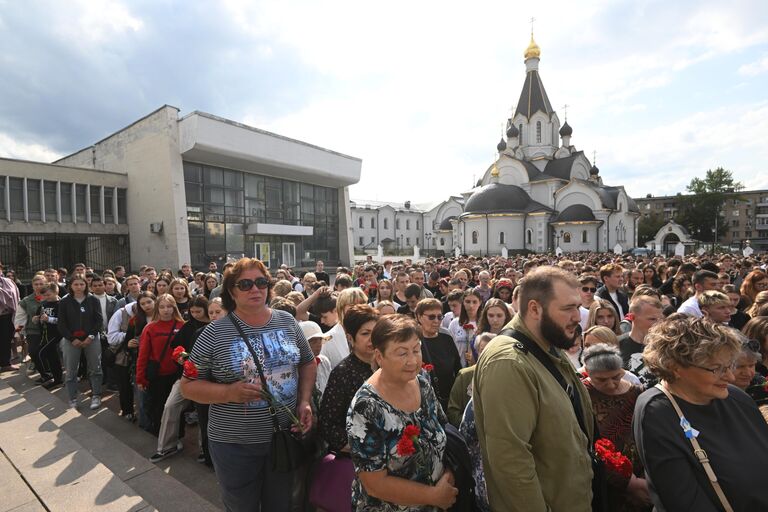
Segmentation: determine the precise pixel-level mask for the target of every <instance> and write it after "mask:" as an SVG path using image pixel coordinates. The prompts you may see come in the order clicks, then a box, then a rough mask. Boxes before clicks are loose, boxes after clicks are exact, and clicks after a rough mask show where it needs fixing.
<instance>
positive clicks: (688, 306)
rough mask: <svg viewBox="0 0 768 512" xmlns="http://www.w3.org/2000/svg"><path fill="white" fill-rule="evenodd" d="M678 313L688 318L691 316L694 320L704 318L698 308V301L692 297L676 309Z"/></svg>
mask: <svg viewBox="0 0 768 512" xmlns="http://www.w3.org/2000/svg"><path fill="white" fill-rule="evenodd" d="M677 312H678V313H685V314H686V315H688V316H692V317H694V318H701V317H703V316H704V313H702V312H701V309H700V308H699V299H698V298H696V296H695V295H694V296H693V297H689V298H688V300H686V301H685V302H683V303H682V304H680V307H679V308H677Z"/></svg>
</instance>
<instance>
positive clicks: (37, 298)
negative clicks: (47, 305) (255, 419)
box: [35, 295, 43, 302]
mask: <svg viewBox="0 0 768 512" xmlns="http://www.w3.org/2000/svg"><path fill="white" fill-rule="evenodd" d="M35 300H36V301H37V302H43V296H42V295H35Z"/></svg>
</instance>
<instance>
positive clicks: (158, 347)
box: [136, 293, 184, 435]
mask: <svg viewBox="0 0 768 512" xmlns="http://www.w3.org/2000/svg"><path fill="white" fill-rule="evenodd" d="M183 325H184V319H182V318H181V313H179V308H177V307H176V301H175V300H173V296H171V295H170V294H167V293H165V294H163V295H159V296H158V297H157V301H156V302H155V309H154V311H153V312H152V322H150V323H149V325H147V327H145V328H144V331H143V332H142V333H141V340H140V341H139V359H138V361H137V362H136V383H137V385H138V387H139V389H140V390H142V391H147V392H148V393H149V400H150V409H149V417H150V422H151V425H152V427H151V428H152V432H153V433H154V434H155V435H158V433H159V432H160V420H161V418H162V416H163V408H164V406H165V401H166V400H167V399H168V395H169V394H170V393H171V388H172V387H173V384H174V382H176V376H177V373H178V370H179V367H178V366H177V365H176V362H175V361H174V360H173V349H172V348H171V341H172V339H173V337H174V336H175V335H176V333H178V332H179V330H180V329H181V327H182V326H183ZM150 361H154V362H156V364H157V374H156V375H154V376H152V375H150V376H148V375H147V366H149V362H150ZM150 377H153V378H152V379H151V380H150Z"/></svg>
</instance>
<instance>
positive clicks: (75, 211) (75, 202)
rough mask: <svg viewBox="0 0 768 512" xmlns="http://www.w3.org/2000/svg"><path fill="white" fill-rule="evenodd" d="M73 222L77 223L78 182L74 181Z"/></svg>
mask: <svg viewBox="0 0 768 512" xmlns="http://www.w3.org/2000/svg"><path fill="white" fill-rule="evenodd" d="M72 222H73V223H75V224H77V184H75V183H72Z"/></svg>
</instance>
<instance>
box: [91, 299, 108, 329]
mask: <svg viewBox="0 0 768 512" xmlns="http://www.w3.org/2000/svg"><path fill="white" fill-rule="evenodd" d="M93 296H94V297H96V298H97V299H99V304H101V323H102V324H103V325H102V326H101V328H102V330H103V331H106V330H107V323H108V322H109V319H108V318H107V294H106V293H102V294H101V295H96V294H95V293H94V294H93Z"/></svg>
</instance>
